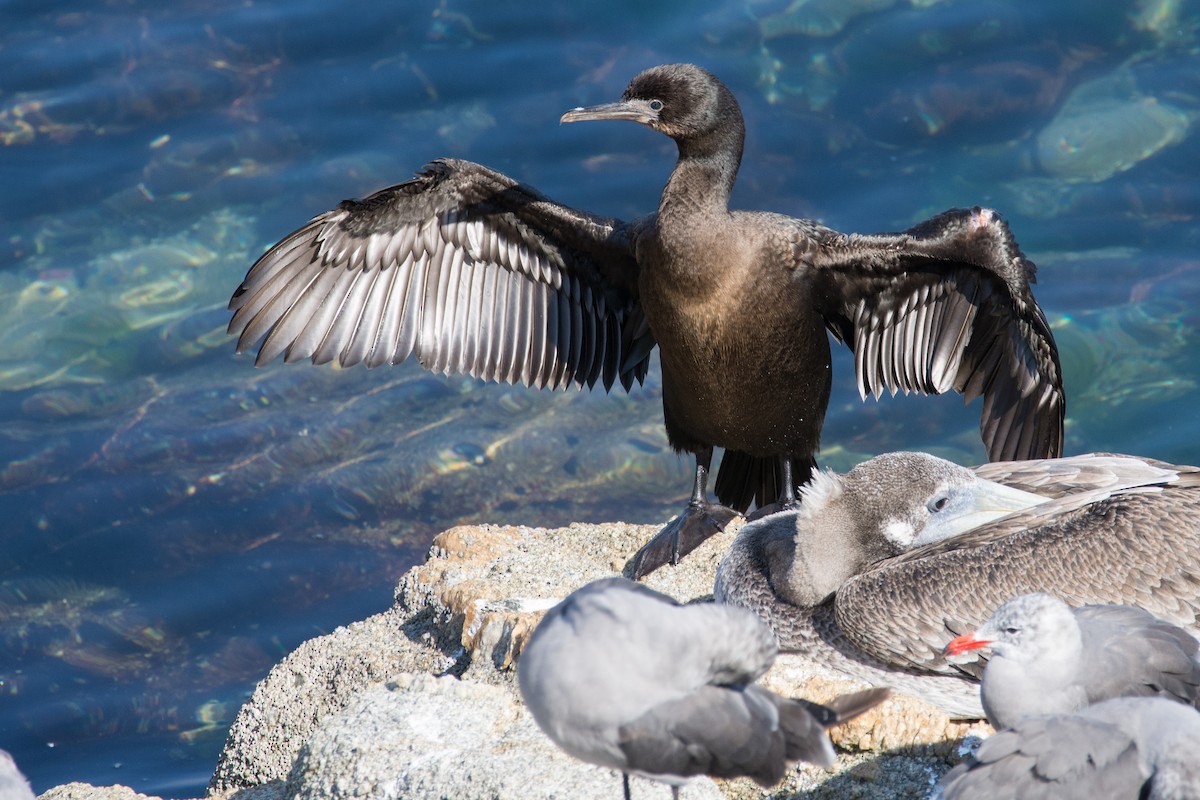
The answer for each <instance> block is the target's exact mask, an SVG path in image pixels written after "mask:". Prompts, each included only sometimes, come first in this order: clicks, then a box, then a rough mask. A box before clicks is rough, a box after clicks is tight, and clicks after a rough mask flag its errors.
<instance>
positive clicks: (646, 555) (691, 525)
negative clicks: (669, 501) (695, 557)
mask: <svg viewBox="0 0 1200 800" xmlns="http://www.w3.org/2000/svg"><path fill="white" fill-rule="evenodd" d="M736 516H738V512H736V511H734V510H733V509H732V508H729V507H728V506H723V505H717V504H714V503H694V502H693V503H689V504H688V507H687V508H685V509H684V510H683V513H682V514H680V515H679V516H678V517H676V518H675V519H673V520H671V521H670V522H668V523H667V524H666V525H665V526H664V527H663V529H662V530H661V531H659V532H658V533H657V534H655V535H654V538H653V539H651V540H650V541H648V542H646V544H644V545H642V549H641V550H638V551H637V553H635V554H634V556H633V558H632V559H631V560H630V562H629V564H630V568H631V572H632V577H633V579H634V580H640V579H641V578H644V577H645V576H647V575H649V574H650V573H651V572H654V570H656V569H658V568H659V567H661V566H662V565H663V564H667V563H670V564H678V563H679V562H680V560H681V559H682V558H683V557H684V556H686V555H687V554H688V553H690V552H692V551H693V550H695V549H696V548H697V547H699V546H700V545H701V544H703V543H704V541H705V540H706V539H708V538H709V537H711V536H713V535H714V534H717V533H720V532H721V531H723V530H725V526H726V525H728V524H729V521H730V520H731V519H733V518H734V517H736Z"/></svg>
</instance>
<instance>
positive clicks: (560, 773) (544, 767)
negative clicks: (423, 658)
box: [285, 675, 723, 800]
mask: <svg viewBox="0 0 1200 800" xmlns="http://www.w3.org/2000/svg"><path fill="white" fill-rule="evenodd" d="M635 780H636V781H637V782H638V783H642V784H644V785H643V786H638V787H636V788H635V790H634V792H635V794H636V795H637V796H638V797H639V798H642V797H666V796H668V795H669V791H670V790H669V789H668V788H667V787H665V786H661V785H660V788H658V789H657V790H656V789H655V788H654V784H652V783H650V782H648V781H644V780H642V779H635ZM620 783H621V775H620V773H619V772H616V771H614V770H607V769H601V768H599V767H595V766H592V765H590V764H584V763H582V762H580V761H577V760H575V759H573V758H571V757H570V756H567V755H566V754H565V753H563V752H562V751H561V750H559V749H558V748H557V747H555V746H554V745H553V744H551V743H550V741H549V740H548V739H547V738H546V737H545V736H543V735H542V732H541V731H540V730H538V727H537V725H536V724H534V722H533V719H532V717H530V716H529V713H528V712H527V711H526V710H525V708H524V706H522V705H521V704H520V703H519V702H518V701H517V699H516V697H515V696H514V695H513V694H512V693H511V692H509V691H507V690H505V689H503V688H500V687H496V686H488V685H486V684H480V683H471V682H468V681H462V680H459V679H457V678H454V677H450V676H445V677H441V678H435V677H433V676H431V675H409V676H405V677H403V678H401V679H399V680H396V681H393V682H392V683H390V684H388V685H386V686H383V685H377V686H373V687H371V688H369V689H366V690H364V691H363V692H361V693H360V694H359V695H358V696H357V697H356V698H355V699H354V701H353V702H352V703H351V704H350V705H349V707H347V709H346V710H345V711H344V712H342V713H341V714H338V715H335V716H332V717H329V718H327V719H326V720H325V721H324V722H323V723H322V724H321V725H320V726H319V727H318V728H317V730H316V731H315V732H314V733H313V735H312V736H311V737H310V738H309V740H308V742H307V743H306V744H305V746H304V747H303V748H302V750H301V752H300V758H299V759H298V761H297V762H296V767H295V769H294V770H293V771H292V775H291V777H290V778H289V780H288V784H287V789H286V791H285V796H286V797H288V798H295V800H325V799H326V798H340V799H341V798H359V797H361V798H405V799H406V800H440V798H446V797H463V798H468V797H469V798H477V797H478V798H485V797H486V798H493V800H525V798H541V797H544V798H551V797H570V798H578V799H580V800H586V799H587V798H596V800H612V798H614V797H619V796H620ZM683 796H684V797H685V798H691V799H692V800H703V799H704V798H708V800H722V797H723V795H722V794H721V792H720V791H719V790H718V789H717V787H716V785H715V784H714V783H713V782H712V781H711V780H709V779H707V778H702V779H698V780H696V781H693V782H692V783H690V784H689V785H688V786H687V787H686V789H685V791H684V792H683Z"/></svg>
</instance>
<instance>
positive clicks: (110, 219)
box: [0, 0, 1200, 797]
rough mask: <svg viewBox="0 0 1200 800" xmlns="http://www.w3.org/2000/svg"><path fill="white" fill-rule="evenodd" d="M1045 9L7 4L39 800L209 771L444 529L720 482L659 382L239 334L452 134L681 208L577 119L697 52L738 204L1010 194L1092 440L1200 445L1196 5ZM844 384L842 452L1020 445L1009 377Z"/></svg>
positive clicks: (529, 519) (896, 223)
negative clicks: (257, 306) (254, 693)
mask: <svg viewBox="0 0 1200 800" xmlns="http://www.w3.org/2000/svg"><path fill="white" fill-rule="evenodd" d="M875 5H876V6H879V5H884V4H880V3H875ZM1032 5H1033V4H1010V3H1003V2H987V1H986V0H984V1H982V2H980V1H979V0H974V1H973V2H966V1H965V0H943V1H942V2H940V3H937V4H934V5H933V6H931V7H928V8H924V7H914V6H912V5H909V4H906V3H897V4H895V5H894V6H893V7H891V8H884V9H880V10H875V11H869V12H867V11H864V12H862V13H856V12H855V11H854V8H853V6H852V5H851V4H849V3H829V4H828V6H829V8H830V9H832V10H833V11H832V13H830V12H822V11H821V10H820V6H819V4H814V3H810V4H809V5H807V6H801V7H800V8H799V9H792V10H789V3H787V2H785V1H784V0H779V2H718V1H717V0H713V2H709V3H706V4H702V5H696V4H682V3H681V4H678V5H677V6H674V5H672V4H668V3H660V4H647V3H644V2H640V1H639V2H625V3H610V4H606V5H604V6H603V7H599V6H596V5H595V4H566V3H564V4H561V5H555V6H550V7H544V6H540V5H539V4H536V3H527V4H496V3H485V2H453V3H452V2H449V0H447V3H445V4H439V3H437V2H409V3H406V4H403V5H399V4H387V3H362V2H347V3H318V2H313V1H312V0H307V1H306V2H287V3H284V2H246V0H238V2H220V0H205V2H203V3H200V2H181V3H171V4H162V3H150V2H139V1H138V0H122V2H115V1H114V2H106V3H83V2H75V3H59V4H55V5H54V7H53V8H49V10H48V6H47V5H46V4H43V3H34V2H8V3H6V4H4V5H2V6H0V145H2V146H0V160H2V162H3V176H4V177H3V180H2V181H0V220H2V223H3V232H4V236H3V239H2V240H0V332H3V336H4V339H3V342H4V345H3V347H0V520H3V522H0V530H2V531H3V534H4V539H3V541H4V544H5V546H4V547H3V549H0V636H3V642H2V643H0V747H3V748H5V749H8V750H10V751H11V752H12V753H13V754H14V756H15V757H16V759H17V761H18V763H19V765H20V766H21V767H22V769H23V770H24V771H25V772H26V773H27V774H28V775H29V777H30V779H31V780H32V782H33V785H34V788H35V789H36V790H38V791H44V790H45V789H47V788H49V787H51V786H53V785H56V784H59V783H63V782H66V781H73V780H81V781H88V782H92V783H96V784H110V783H116V782H120V783H123V784H127V785H130V786H132V787H134V788H135V789H137V790H138V791H141V792H146V793H150V794H160V795H165V796H174V797H182V796H198V795H200V794H202V793H203V789H204V786H205V784H206V782H207V779H208V776H209V775H210V774H211V771H212V768H213V765H214V763H215V760H216V756H217V754H218V752H219V750H220V747H221V745H222V742H223V737H224V732H225V729H226V727H227V726H228V724H229V722H230V720H231V719H232V716H233V714H234V713H236V710H237V707H238V705H239V704H240V703H241V702H242V701H243V700H244V699H245V697H246V696H247V695H248V693H249V692H250V691H251V690H252V688H253V686H254V684H255V682H256V681H257V680H259V679H260V678H261V677H262V676H263V675H265V674H266V671H267V670H268V669H269V668H270V666H271V664H273V663H274V662H276V661H277V660H278V659H279V658H281V657H282V656H284V655H285V654H286V653H288V652H289V651H290V650H291V649H293V648H294V647H295V646H296V645H298V644H299V643H300V642H301V641H303V640H305V639H307V638H310V637H312V636H315V635H318V634H321V633H323V632H326V631H329V630H332V629H333V628H335V627H336V626H337V625H340V624H344V623H348V622H351V621H353V620H356V619H360V618H362V617H365V616H367V615H369V614H371V613H374V612H377V611H380V610H383V609H384V608H386V607H387V606H388V605H389V603H390V601H391V587H392V585H393V584H394V582H395V581H396V579H397V578H398V577H399V576H400V575H401V574H402V572H403V571H404V570H405V569H406V568H407V567H408V566H409V565H411V564H413V563H415V562H416V561H418V560H419V559H420V558H421V557H422V556H423V553H424V550H425V548H426V547H427V546H428V542H429V540H430V538H431V537H432V536H433V535H434V534H435V533H437V532H438V531H439V530H442V529H444V528H446V527H449V526H450V525H453V524H455V523H456V522H460V521H471V520H485V521H504V522H519V523H527V524H538V525H557V524H563V523H565V522H568V521H570V520H572V519H591V520H603V519H616V518H620V519H625V520H629V521H635V522H653V521H662V520H665V519H666V518H667V517H668V516H669V515H670V514H672V513H674V512H675V511H676V510H677V509H678V508H679V507H680V505H681V504H682V502H683V499H684V498H685V496H686V492H687V490H688V487H689V472H690V467H689V465H688V464H687V463H686V461H685V460H683V459H679V458H677V457H675V456H673V455H672V454H670V453H669V452H668V450H667V448H666V445H665V438H664V436H663V433H662V429H661V417H660V410H659V408H658V378H657V373H656V372H655V373H652V374H651V376H650V377H649V379H648V380H647V384H646V386H645V387H643V388H640V389H638V390H636V391H635V392H633V393H632V394H631V395H624V394H623V393H619V394H618V395H614V396H610V397H605V396H603V395H601V394H596V395H588V394H578V393H574V392H572V393H567V394H558V395H551V394H548V393H537V392H533V391H528V390H524V389H520V388H512V387H501V386H484V385H482V384H479V383H477V382H474V381H470V380H463V379H446V378H440V377H433V376H429V375H427V374H425V373H423V372H422V371H421V370H420V369H419V368H416V367H414V366H412V365H404V366H401V367H397V368H393V369H384V370H376V371H367V370H364V369H351V370H335V369H331V368H319V369H318V368H313V367H310V366H289V367H283V366H280V365H273V366H270V367H267V368H264V369H260V370H255V369H254V368H253V366H252V358H251V357H249V356H235V355H234V354H233V343H232V342H231V341H229V340H228V339H227V338H226V337H225V335H224V325H225V323H226V321H227V315H226V312H225V311H224V305H225V302H226V301H227V300H228V297H229V294H230V293H231V292H232V290H233V289H234V288H235V287H236V286H237V285H238V282H239V281H240V279H241V278H242V276H243V275H244V273H245V270H246V268H247V267H248V266H249V264H250V263H251V262H252V261H253V260H254V258H256V257H257V255H259V254H260V253H261V252H262V250H263V249H264V248H265V247H267V246H269V245H270V244H271V243H273V242H274V241H276V240H277V239H278V238H280V237H281V236H283V235H284V234H286V233H288V232H289V231H291V230H292V229H294V228H296V227H298V226H299V225H300V224H302V223H303V222H304V221H306V220H307V219H308V218H309V217H311V216H312V215H314V214H316V213H319V212H321V211H323V210H326V209H327V208H330V207H332V206H333V205H334V204H336V203H337V202H338V201H339V200H341V199H342V198H344V197H350V196H361V195H363V194H365V193H368V192H370V191H372V190H374V189H378V188H381V187H382V186H384V185H387V184H389V183H394V182H397V181H400V180H402V179H404V178H406V177H407V176H409V175H410V174H411V173H412V171H413V170H414V169H415V168H417V167H419V166H420V165H421V164H423V163H425V162H426V161H428V160H430V159H432V158H434V157H437V156H443V155H452V156H457V157H462V158H468V159H472V160H476V161H480V162H482V163H486V164H488V165H490V166H492V167H495V168H497V169H500V170H503V171H505V172H507V173H508V174H511V175H513V176H515V177H517V178H519V179H521V180H523V181H525V182H528V183H530V184H532V185H534V186H536V187H538V188H539V189H540V190H542V191H543V192H545V193H547V194H549V195H551V196H552V197H555V198H556V199H559V200H561V201H563V202H566V203H569V204H572V205H576V206H580V207H584V208H587V209H589V210H592V211H595V212H599V213H604V214H611V215H615V216H620V217H624V218H630V217H632V216H635V215H639V214H642V213H645V212H647V211H648V210H650V209H652V208H653V207H654V205H655V203H656V200H657V194H658V191H659V189H660V188H661V185H662V183H663V181H664V179H665V177H666V175H667V174H668V172H669V171H670V168H671V165H672V163H673V155H674V154H673V145H672V144H671V143H670V142H669V141H668V140H665V139H663V138H662V137H659V136H657V135H655V134H653V133H651V132H649V131H646V130H643V129H640V128H638V127H637V126H633V125H617V124H594V125H572V126H559V125H558V122H557V120H558V117H559V115H560V114H561V113H562V112H563V111H564V110H566V109H567V108H570V107H573V106H576V105H580V104H586V103H595V102H602V101H605V100H610V99H614V98H615V97H616V96H617V95H619V93H620V91H621V89H622V88H623V87H624V84H625V83H626V82H627V81H628V79H629V78H630V77H631V76H632V75H633V74H635V73H636V72H637V71H638V70H640V69H642V68H644V67H647V66H650V65H653V64H657V63H665V62H671V61H694V62H697V63H700V64H702V65H704V66H706V67H708V68H710V69H712V70H713V71H715V72H717V73H718V74H719V75H721V76H722V77H723V78H724V79H725V80H726V81H727V82H728V83H729V85H730V86H731V87H732V88H733V89H734V91H735V93H736V94H737V95H738V96H739V97H740V98H741V101H742V104H743V109H744V112H745V115H746V118H747V124H748V127H749V136H748V140H747V148H746V157H745V164H744V167H743V170H742V174H741V177H740V180H739V183H738V186H737V190H736V192H735V204H736V205H738V206H741V207H751V208H764V209H772V210H777V211H781V212H785V213H789V214H794V215H805V216H812V217H816V218H819V219H821V220H822V221H824V222H826V223H827V224H830V225H833V226H835V227H838V228H841V229H844V230H860V231H880V230H896V229H900V228H903V227H907V226H908V225H910V224H912V223H913V222H915V221H917V220H919V219H921V218H923V217H925V216H928V215H930V214H932V213H935V212H937V211H940V210H942V209H944V208H947V207H951V206H958V205H973V204H986V205H991V206H994V207H996V208H998V209H1000V210H1001V211H1002V212H1003V213H1004V214H1005V215H1006V216H1007V218H1008V219H1009V221H1010V223H1011V225H1012V228H1013V230H1014V232H1015V233H1016V235H1017V237H1018V239H1019V240H1020V242H1021V244H1022V247H1023V248H1024V250H1025V252H1026V253H1027V254H1028V255H1029V256H1030V257H1031V258H1032V259H1033V260H1035V261H1036V262H1037V263H1038V264H1039V284H1038V287H1037V296H1038V298H1039V300H1040V301H1041V303H1042V305H1043V307H1044V308H1045V310H1046V311H1047V313H1048V315H1049V316H1050V318H1051V320H1052V322H1053V324H1054V326H1055V330H1056V335H1057V337H1058V339H1059V345H1060V349H1061V351H1062V357H1063V366H1064V372H1065V377H1066V388H1067V397H1068V428H1067V450H1068V452H1084V451H1090V450H1116V451H1126V452H1135V453H1142V454H1146V455H1152V456H1156V457H1158V458H1163V459H1167V460H1171V461H1178V462H1192V463H1195V462H1197V461H1200V446H1198V442H1200V414H1197V413H1196V412H1195V410H1194V408H1195V402H1194V399H1193V394H1194V392H1195V389H1196V384H1197V381H1198V380H1200V361H1198V360H1197V359H1196V357H1195V355H1194V353H1195V347H1196V345H1197V341H1196V340H1197V333H1196V329H1197V322H1200V312H1197V311H1196V309H1197V307H1198V306H1200V260H1198V259H1197V257H1196V252H1197V244H1198V239H1200V228H1198V226H1197V224H1196V215H1197V211H1198V210H1200V204H1198V202H1197V200H1198V198H1197V188H1196V183H1195V181H1194V177H1193V176H1194V174H1195V170H1196V166H1197V164H1198V163H1200V161H1198V159H1197V146H1196V138H1195V137H1193V136H1190V133H1191V127H1192V124H1193V120H1194V118H1195V115H1196V113H1197V109H1198V108H1200V103H1198V102H1197V100H1198V98H1200V78H1197V76H1196V75H1195V74H1194V72H1195V70H1194V64H1195V55H1196V53H1195V51H1196V37H1195V31H1196V28H1197V24H1198V23H1200V15H1198V14H1197V9H1196V4H1195V3H1194V2H1192V3H1177V4H1172V3H1153V2H1150V0H1144V1H1143V2H1141V3H1136V4H1135V3H1129V4H1121V3H1109V4H1105V6H1106V8H1107V10H1105V11H1104V12H1103V13H1101V12H1099V11H1098V10H1097V7H1096V6H1095V5H1094V4H1092V3H1084V2H1078V3H1069V2H1068V3H1059V4H1041V5H1044V6H1046V8H1040V9H1034V8H1033V7H1032ZM508 6H511V7H508ZM838 15H840V16H841V18H838ZM1081 87H1082V88H1081ZM835 373H836V383H835V388H834V397H833V400H832V402H831V405H830V410H829V416H828V421H827V424H826V427H825V432H824V436H823V442H824V447H825V449H824V455H823V461H824V463H827V464H829V465H831V466H834V467H835V468H839V469H841V468H846V467H848V466H849V465H850V464H852V463H854V462H855V461H856V460H858V459H859V458H861V457H864V456H866V455H869V454H873V453H876V452H880V451H884V450H891V449H897V448H922V449H933V450H936V451H937V452H940V453H943V454H946V455H949V456H951V457H954V458H957V459H959V460H961V461H964V462H968V463H970V462H976V461H979V460H981V459H982V457H983V453H982V448H981V447H980V445H979V443H978V434H977V425H978V417H977V415H978V410H977V406H973V407H967V408H963V407H962V406H961V403H960V402H959V400H958V399H957V398H954V397H943V398H935V399H917V398H895V399H885V400H883V401H881V402H878V403H876V402H874V401H869V402H867V403H865V404H864V403H861V402H860V401H859V399H858V397H857V393H856V391H855V390H854V387H853V382H852V375H851V373H852V370H851V369H850V362H849V360H848V357H847V355H846V354H845V353H841V354H840V356H839V360H838V361H837V362H836V363H835Z"/></svg>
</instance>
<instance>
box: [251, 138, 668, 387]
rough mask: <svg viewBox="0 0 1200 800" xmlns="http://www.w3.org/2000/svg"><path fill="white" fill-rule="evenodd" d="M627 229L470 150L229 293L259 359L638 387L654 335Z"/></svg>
mask: <svg viewBox="0 0 1200 800" xmlns="http://www.w3.org/2000/svg"><path fill="white" fill-rule="evenodd" d="M636 287H637V263H636V261H635V260H634V257H633V254H632V249H631V245H630V228H629V226H628V225H626V224H625V223H623V222H621V221H620V220H615V219H607V218H602V217H597V216H593V215H590V214H586V213H584V212H580V211H576V210H573V209H570V208H567V207H566V206H562V205H559V204H556V203H554V202H551V201H550V200H548V199H546V198H545V197H543V196H542V195H540V194H538V193H537V192H536V191H534V190H533V189H531V188H529V187H526V186H523V185H521V184H518V183H517V182H515V181H513V180H512V179H510V178H508V177H506V176H504V175H502V174H500V173H498V172H495V171H493V170H490V169H487V168H486V167H482V166H480V165H478V164H472V163H470V162H467V161H457V160H450V159H446V160H440V161H434V162H433V163H431V164H428V165H427V166H426V167H425V168H424V169H423V170H422V171H421V172H420V173H419V174H418V176H417V177H416V178H414V179H413V180H411V181H408V182H407V183H402V184H399V185H397V186H393V187H390V188H388V189H384V190H382V191H380V192H377V193H375V194H374V195H371V196H370V197H368V198H366V199H365V200H362V201H353V200H348V201H346V202H344V203H342V204H341V205H340V206H339V207H338V208H336V209H334V210H332V211H328V212H326V213H324V214H321V215H319V216H317V217H316V218H314V219H313V220H312V221H311V222H310V223H309V224H308V225H306V226H304V227H303V228H301V229H300V230H298V231H296V232H295V233H293V234H291V235H289V236H288V237H287V238H285V239H283V240H282V241H281V242H279V243H278V244H276V245H275V246H274V247H272V248H271V249H270V250H268V251H267V252H266V253H265V254H264V255H263V256H262V257H261V258H259V259H258V261H257V262H255V264H254V265H253V266H252V267H251V268H250V271H249V272H248V273H247V275H246V278H245V280H244V281H243V282H242V284H241V286H239V287H238V289H237V291H236V292H235V293H234V295H233V298H232V299H231V300H230V302H229V308H230V310H232V311H234V312H235V313H234V315H233V319H232V320H231V321H230V323H229V331H230V333H234V334H238V351H239V352H240V351H242V350H244V349H246V348H250V347H254V346H255V345H256V343H258V342H260V341H261V342H262V344H261V347H260V349H259V352H258V358H257V360H256V362H255V363H256V364H263V363H266V362H268V361H270V360H272V359H274V358H275V357H276V356H278V355H280V354H281V353H282V354H283V355H284V358H285V360H287V361H299V360H304V359H311V360H312V361H313V363H318V364H320V363H325V362H329V361H337V362H339V363H341V364H342V365H351V364H357V363H360V362H361V363H365V364H366V365H367V366H372V367H373V366H379V365H381V364H395V363H398V362H400V361H403V360H404V359H406V358H408V357H409V356H410V355H413V356H415V357H416V358H417V360H418V361H419V362H420V363H421V364H422V366H424V367H426V368H427V369H430V370H432V371H434V372H441V373H447V374H448V373H465V374H468V375H473V376H475V377H477V378H483V379H487V380H495V381H503V382H508V383H522V384H525V385H532V386H539V387H544V386H549V387H559V386H564V385H566V384H569V383H575V384H578V385H581V386H582V385H586V386H592V385H594V384H595V383H596V382H600V383H601V384H602V385H603V386H604V387H605V388H606V389H608V388H611V386H612V384H613V383H614V382H615V381H620V383H621V385H623V386H624V387H626V388H629V387H630V386H631V385H632V383H633V381H635V380H637V381H640V380H641V379H642V378H643V377H644V376H645V374H646V369H647V365H648V361H649V356H650V351H651V349H652V348H653V346H654V338H653V336H652V335H651V333H650V330H649V327H648V326H647V325H646V321H645V318H644V316H643V314H642V311H641V307H640V305H639V304H638V302H637V288H636Z"/></svg>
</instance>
